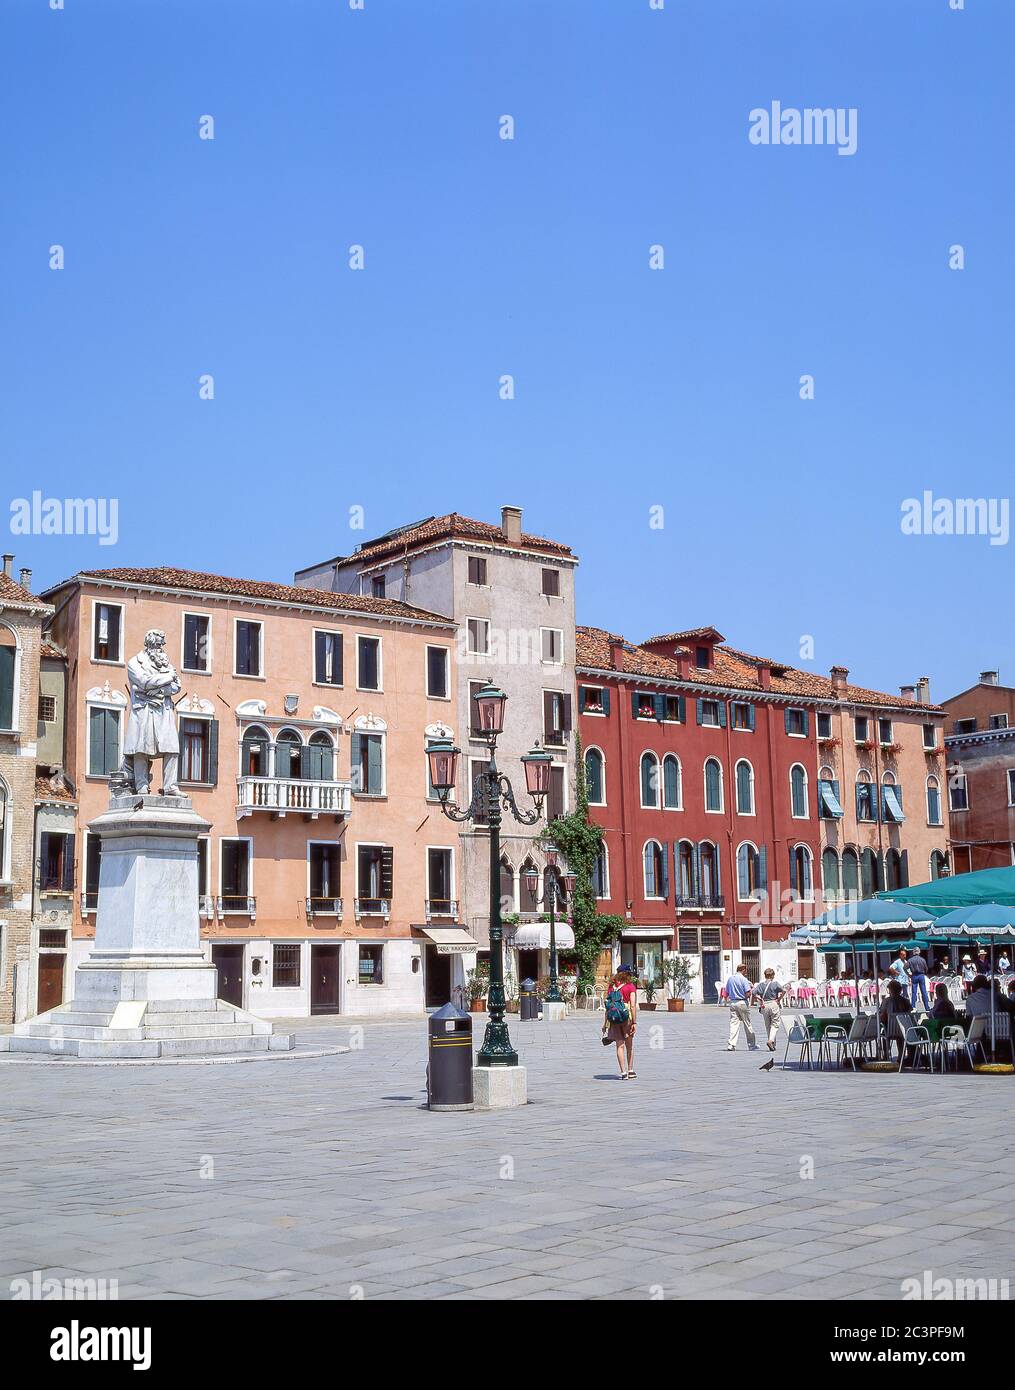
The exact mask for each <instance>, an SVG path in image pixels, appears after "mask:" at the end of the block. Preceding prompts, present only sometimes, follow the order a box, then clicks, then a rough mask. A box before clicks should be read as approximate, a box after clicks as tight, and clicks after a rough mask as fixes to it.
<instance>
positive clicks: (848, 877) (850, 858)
mask: <svg viewBox="0 0 1015 1390" xmlns="http://www.w3.org/2000/svg"><path fill="white" fill-rule="evenodd" d="M842 892H843V895H844V896H845V897H847V898H852V899H854V900H855V899H857V898H859V896H860V861H859V859H858V858H857V855H856V850H855V849H844V850H843V851H842Z"/></svg>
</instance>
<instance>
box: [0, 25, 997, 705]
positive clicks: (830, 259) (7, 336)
mask: <svg viewBox="0 0 1015 1390" xmlns="http://www.w3.org/2000/svg"><path fill="white" fill-rule="evenodd" d="M54 2H55V0H54ZM952 3H954V0H952ZM49 4H50V0H4V4H3V13H2V16H0V39H2V46H3V52H4V56H5V62H4V80H3V83H2V84H0V104H2V119H3V126H2V129H3V147H4V155H3V168H4V195H5V196H4V199H3V205H4V206H3V212H2V213H0V266H2V273H3V277H4V288H3V303H4V318H5V320H6V322H5V332H4V334H3V341H2V344H0V353H2V363H0V367H2V370H0V390H2V393H3V399H2V418H3V431H2V448H3V454H2V457H3V477H4V483H5V487H4V489H3V501H4V504H5V505H4V513H6V510H7V502H8V500H9V499H13V498H17V497H22V496H28V495H29V494H30V492H31V490H32V489H35V488H37V489H40V490H41V492H42V494H43V496H44V497H50V496H53V497H58V498H63V497H68V496H69V497H111V496H112V497H116V498H117V499H119V537H118V541H117V544H115V545H110V546H100V545H99V544H98V543H97V538H96V537H88V536H41V535H29V536H14V537H12V538H11V542H10V544H9V545H7V544H5V545H4V547H3V548H4V549H12V550H15V551H16V552H17V561H16V564H18V565H20V564H26V565H30V566H31V567H32V568H33V570H34V572H35V577H36V585H37V586H39V585H42V584H46V583H51V582H54V581H56V580H57V579H59V578H62V577H64V576H65V575H66V574H69V573H71V572H73V571H74V570H75V569H77V568H79V567H87V566H95V565H103V566H107V565H134V564H139V565H150V564H168V565H181V566H187V567H192V568H197V569H207V570H213V571H216V572H219V573H224V574H236V575H245V576H250V577H254V578H267V579H280V580H291V578H292V574H293V571H294V570H295V569H296V568H297V567H299V566H301V565H304V564H306V563H309V562H311V561H315V560H318V559H321V558H324V557H327V556H330V555H334V554H336V553H345V552H348V551H349V550H350V549H352V548H353V546H355V544H356V543H357V542H358V541H361V540H363V539H365V538H366V537H368V536H369V535H371V534H375V533H378V532H380V531H383V530H386V529H388V528H389V527H391V526H393V525H396V524H399V523H401V522H404V521H408V520H411V519H415V518H418V517H421V516H424V515H427V514H429V513H432V512H444V511H452V510H456V511H460V512H463V513H465V514H467V515H472V516H477V517H481V518H485V519H489V520H496V519H497V518H498V516H499V508H500V506H501V504H502V503H505V502H509V503H514V504H517V505H520V506H522V507H523V508H524V524H525V526H526V529H531V530H533V531H537V532H540V533H542V534H545V535H550V536H553V537H555V538H559V539H562V540H566V541H567V542H569V543H570V544H571V545H573V547H574V548H575V549H576V551H577V552H578V553H579V555H580V556H581V560H582V567H581V570H580V572H579V589H578V617H579V621H582V622H587V623H593V624H596V625H599V626H603V627H609V628H611V629H614V630H618V631H622V632H623V633H625V634H626V635H627V636H629V637H631V638H634V639H639V638H643V637H646V636H648V635H649V634H652V633H655V632H659V631H668V630H672V629H674V628H681V627H689V626H696V625H699V624H705V623H711V624H714V625H715V626H717V627H718V628H719V629H720V631H722V632H723V633H724V634H725V635H726V637H727V639H728V640H729V641H731V642H733V643H735V644H738V645H741V646H743V647H744V648H746V649H747V650H749V651H752V652H759V653H763V654H766V655H771V656H773V657H777V658H781V659H783V660H787V661H790V662H793V663H796V664H799V665H803V666H805V667H806V668H808V669H814V670H817V671H819V672H823V673H827V671H828V668H829V666H830V665H832V664H833V663H836V662H839V663H843V664H845V665H847V666H848V667H849V668H850V670H851V673H852V676H853V678H854V679H856V680H857V681H859V682H861V683H864V684H870V685H876V686H878V687H881V688H884V689H890V690H894V689H896V687H897V686H898V685H899V684H900V683H903V682H910V681H913V680H915V679H916V677H917V676H918V675H922V674H928V675H930V676H931V678H932V692H933V693H934V694H935V695H937V696H939V697H944V696H946V695H948V694H952V693H954V692H955V691H957V690H959V689H961V688H964V687H965V686H966V685H968V684H970V683H971V682H972V681H974V680H975V678H976V676H977V674H978V672H979V671H980V669H981V668H984V667H996V666H999V667H1000V668H1001V675H1002V679H1008V680H1010V681H1012V682H1013V683H1015V635H1013V626H1012V622H1011V618H1010V610H1009V607H1008V605H1009V602H1010V595H1011V590H1012V549H1013V546H1015V540H1012V541H1010V542H1009V543H1008V544H1007V545H991V544H990V543H989V538H988V537H986V536H955V535H929V536H920V535H917V536H914V535H904V534H903V533H902V531H901V528H900V519H901V512H900V508H901V504H902V502H903V500H904V499H905V498H908V497H913V496H916V497H922V494H923V492H924V491H925V490H930V491H931V492H932V494H933V496H934V498H955V497H968V496H972V497H984V498H994V499H1004V498H1007V496H1008V494H1009V493H1010V491H1011V486H1010V482H1011V477H1012V432H1013V427H1012V406H1011V399H1012V372H1013V347H1012V344H1013V333H1012V323H1013V320H1015V313H1013V308H1015V306H1013V274H1012V250H1011V248H1012V243H1013V231H1015V228H1013V206H1015V195H1013V191H1012V190H1013V180H1012V172H1013V163H1015V153H1013V145H1012V134H1011V132H1012V120H1011V113H1010V101H1011V80H1010V79H1011V63H1012V54H1013V52H1015V5H1013V4H1012V3H1011V0H966V3H965V7H964V8H963V9H962V10H960V11H955V10H952V9H951V8H950V0H891V3H885V0H665V5H664V8H663V9H662V10H653V9H651V8H650V4H649V0H496V2H495V0H364V8H363V9H362V10H361V11H359V10H351V9H350V8H349V3H348V0H144V2H143V3H139V0H64V8H63V9H62V10H56V11H54V10H51V9H50V8H49ZM773 101H779V102H780V103H781V104H782V106H783V107H784V108H785V107H796V108H804V107H821V108H839V107H841V108H844V109H848V108H855V109H856V113H857V115H856V121H857V126H856V130H857V149H856V153H855V154H853V155H840V154H839V153H838V152H837V149H836V148H835V147H832V146H828V145H824V146H817V145H807V146H805V145H797V146H787V145H779V146H778V147H777V146H774V145H771V144H769V145H759V144H752V143H751V142H750V140H749V139H748V132H749V128H750V122H749V113H750V112H751V111H752V109H755V108H765V109H769V108H770V107H771V103H772V102H773ZM207 115H211V116H212V117H213V118H214V140H202V139H200V138H199V124H200V121H201V118H202V117H203V116H207ZM504 115H510V116H512V117H513V119H514V122H515V138H514V139H513V140H503V139H501V138H500V135H499V121H500V118H501V117H502V116H504ZM354 244H357V245H361V246H362V247H363V248H364V255H365V269H364V270H362V271H355V270H352V269H350V268H349V247H350V246H352V245H354ZM55 245H58V246H62V247H63V248H64V257H65V265H64V269H62V270H53V269H51V268H50V247H52V246H55ZM653 245H662V246H663V247H664V255H665V269H663V270H655V271H654V270H651V269H650V268H649V248H650V247H651V246H653ZM954 245H961V246H962V247H963V248H964V254H965V269H964V270H961V271H957V270H952V269H950V268H949V248H950V247H952V246H954ZM204 374H211V375H212V376H213V377H214V399H213V400H202V399H200V396H199V379H200V378H201V377H202V376H203V375H204ZM505 374H510V375H511V376H512V377H513V378H514V382H515V398H514V399H513V400H502V399H500V394H499V382H500V378H501V377H502V376H503V375H505ZM804 374H810V375H812V376H813V378H814V399H813V400H801V399H800V390H801V386H800V378H801V376H803V375H804ZM356 506H361V507H363V508H364V509H365V516H366V523H365V530H364V531H360V532H357V531H353V530H350V526H349V516H350V508H351V507H356ZM653 507H662V508H663V509H664V512H663V517H664V523H665V524H664V525H663V526H662V528H661V529H658V528H657V529H653V528H652V527H651V526H650V516H651V512H650V509H651V508H653ZM1002 610H1003V611H1002ZM805 635H810V636H812V637H813V642H814V654H813V660H801V658H800V642H801V638H802V637H804V636H805Z"/></svg>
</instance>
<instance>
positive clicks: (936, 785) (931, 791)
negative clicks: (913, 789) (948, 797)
mask: <svg viewBox="0 0 1015 1390" xmlns="http://www.w3.org/2000/svg"><path fill="white" fill-rule="evenodd" d="M927 824H928V825H940V824H941V783H940V782H939V781H938V779H937V778H936V777H928V778H927Z"/></svg>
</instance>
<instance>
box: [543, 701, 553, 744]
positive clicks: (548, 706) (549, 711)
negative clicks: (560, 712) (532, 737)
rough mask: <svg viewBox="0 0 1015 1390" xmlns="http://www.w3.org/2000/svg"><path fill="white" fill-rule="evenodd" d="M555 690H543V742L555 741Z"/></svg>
mask: <svg viewBox="0 0 1015 1390" xmlns="http://www.w3.org/2000/svg"><path fill="white" fill-rule="evenodd" d="M553 734H554V727H553V691H552V690H544V691H543V742H544V743H552V742H553Z"/></svg>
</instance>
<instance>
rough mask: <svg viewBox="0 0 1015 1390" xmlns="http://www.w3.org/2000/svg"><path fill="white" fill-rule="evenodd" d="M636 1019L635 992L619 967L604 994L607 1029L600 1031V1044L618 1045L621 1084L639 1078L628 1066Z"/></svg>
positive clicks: (624, 969)
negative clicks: (601, 1034) (601, 1042)
mask: <svg viewBox="0 0 1015 1390" xmlns="http://www.w3.org/2000/svg"><path fill="white" fill-rule="evenodd" d="M637 1018H638V990H637V987H636V986H635V985H633V984H632V983H631V972H630V970H629V968H628V967H627V966H626V965H622V966H621V967H620V969H619V970H618V971H616V972H615V973H614V976H613V979H612V980H611V981H610V983H609V986H608V988H607V990H606V1026H605V1028H604V1029H603V1042H604V1043H611V1042H612V1043H616V1045H617V1065H618V1066H619V1067H620V1079H621V1081H633V1080H634V1079H635V1078H636V1077H637V1075H638V1073H637V1072H636V1071H635V1070H634V1068H633V1067H632V1065H631V1063H632V1062H633V1060H634V1030H635V1028H636V1027H637ZM625 1059H626V1062H627V1066H626V1068H625V1065H624V1062H625Z"/></svg>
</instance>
